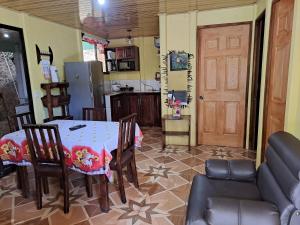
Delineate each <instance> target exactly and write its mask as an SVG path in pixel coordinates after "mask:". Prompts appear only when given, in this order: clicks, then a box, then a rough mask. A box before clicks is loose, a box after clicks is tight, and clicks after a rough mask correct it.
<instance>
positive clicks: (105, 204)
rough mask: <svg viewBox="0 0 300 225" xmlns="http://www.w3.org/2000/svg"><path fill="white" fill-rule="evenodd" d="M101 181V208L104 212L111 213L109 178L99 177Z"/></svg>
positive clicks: (103, 175)
mask: <svg viewBox="0 0 300 225" xmlns="http://www.w3.org/2000/svg"><path fill="white" fill-rule="evenodd" d="M99 179H100V208H101V211H102V212H108V211H109V199H108V185H107V182H108V180H107V177H106V175H105V174H101V175H100V176H99Z"/></svg>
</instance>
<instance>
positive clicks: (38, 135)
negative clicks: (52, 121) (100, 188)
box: [23, 124, 89, 213]
mask: <svg viewBox="0 0 300 225" xmlns="http://www.w3.org/2000/svg"><path fill="white" fill-rule="evenodd" d="M23 128H24V129H25V133H26V139H27V143H28V147H29V150H30V156H31V161H32V164H33V167H34V173H35V182H36V198H37V208H38V209H41V208H42V183H43V186H44V189H45V188H46V189H47V188H48V184H45V183H44V181H46V179H43V178H47V177H59V178H60V179H61V180H62V182H61V186H62V188H63V191H64V212H65V213H68V212H69V173H68V168H67V166H66V164H65V155H64V150H63V145H62V142H61V138H60V134H59V130H58V125H32V124H28V125H24V126H23ZM47 191H48V192H49V190H47ZM88 195H89V194H88Z"/></svg>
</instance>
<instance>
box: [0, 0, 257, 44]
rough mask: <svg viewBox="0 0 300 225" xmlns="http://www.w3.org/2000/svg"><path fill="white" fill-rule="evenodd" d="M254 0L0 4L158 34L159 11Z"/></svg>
mask: <svg viewBox="0 0 300 225" xmlns="http://www.w3.org/2000/svg"><path fill="white" fill-rule="evenodd" d="M255 2H256V0H172V1H170V0H106V3H105V5H104V6H100V5H99V4H98V2H97V0H43V1H40V0H14V1H12V0H0V6H3V7H7V8H11V9H14V10H17V11H23V12H26V13H28V14H30V15H33V16H37V17H41V18H43V19H46V20H49V21H53V22H56V23H60V24H64V25H67V26H70V27H74V28H78V29H82V30H83V31H86V32H90V33H92V34H95V35H99V36H102V37H104V38H123V37H126V36H127V35H128V33H127V29H131V30H132V36H156V35H159V19H158V14H159V13H168V14H172V13H183V12H188V11H191V10H207V9H216V8H225V7H233V6H241V5H249V4H253V3H255Z"/></svg>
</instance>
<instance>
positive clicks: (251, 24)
mask: <svg viewBox="0 0 300 225" xmlns="http://www.w3.org/2000/svg"><path fill="white" fill-rule="evenodd" d="M238 25H249V52H248V66H247V78H246V98H245V103H246V104H245V124H244V129H245V132H244V138H243V139H244V140H243V142H244V143H243V147H245V146H246V137H247V115H248V104H247V103H248V95H249V94H248V92H249V91H248V90H249V75H250V62H251V47H252V30H253V21H243V22H236V23H223V24H211V25H203V26H198V27H197V38H196V40H197V43H196V46H197V50H196V51H197V52H196V98H195V99H196V124H197V127H196V145H199V144H198V143H199V133H198V132H199V118H198V115H199V99H198V98H199V94H200V87H199V85H198V82H199V79H200V76H199V73H200V65H199V60H198V59H199V57H200V53H201V47H200V46H201V44H200V43H201V36H200V31H201V30H202V29H207V28H218V27H227V26H238Z"/></svg>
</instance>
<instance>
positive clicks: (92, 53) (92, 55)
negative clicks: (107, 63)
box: [82, 41, 97, 62]
mask: <svg viewBox="0 0 300 225" xmlns="http://www.w3.org/2000/svg"><path fill="white" fill-rule="evenodd" d="M82 49H83V61H84V62H88V61H96V60H97V57H96V46H95V45H94V44H90V43H88V42H87V41H82Z"/></svg>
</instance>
